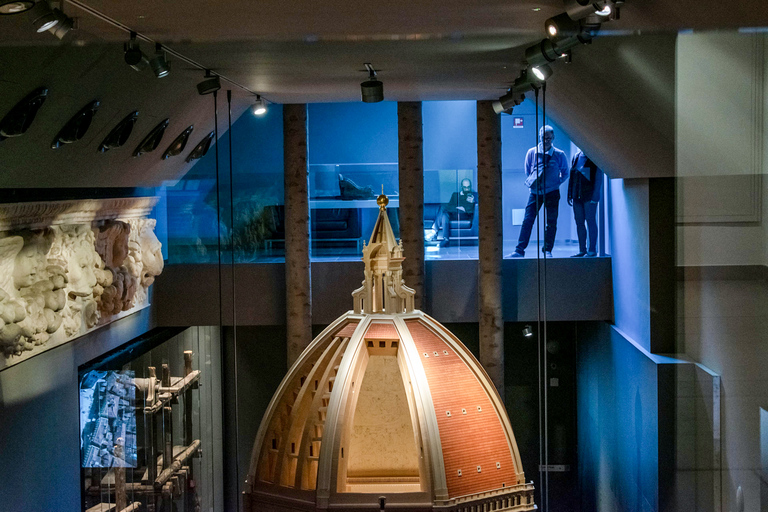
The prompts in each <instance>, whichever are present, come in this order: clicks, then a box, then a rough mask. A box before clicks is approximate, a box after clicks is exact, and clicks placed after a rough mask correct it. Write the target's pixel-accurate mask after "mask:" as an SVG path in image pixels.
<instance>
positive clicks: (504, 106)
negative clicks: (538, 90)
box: [491, 88, 525, 114]
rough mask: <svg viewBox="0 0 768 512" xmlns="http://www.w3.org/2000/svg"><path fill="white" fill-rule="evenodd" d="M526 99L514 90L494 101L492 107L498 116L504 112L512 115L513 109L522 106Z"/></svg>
mask: <svg viewBox="0 0 768 512" xmlns="http://www.w3.org/2000/svg"><path fill="white" fill-rule="evenodd" d="M524 99H525V94H523V93H520V92H518V91H515V89H514V88H512V89H510V90H509V91H508V92H507V94H505V95H504V96H502V97H500V98H499V99H498V100H495V101H493V102H492V103H491V106H492V107H493V111H494V112H496V113H497V114H501V113H504V112H506V113H507V114H511V113H512V109H513V108H514V107H516V106H518V105H519V104H521V103H522V102H523V100H524Z"/></svg>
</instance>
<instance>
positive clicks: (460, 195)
mask: <svg viewBox="0 0 768 512" xmlns="http://www.w3.org/2000/svg"><path fill="white" fill-rule="evenodd" d="M477 199H478V198H477V192H476V191H474V190H472V182H471V181H470V180H469V179H467V178H464V179H463V180H461V190H460V191H459V192H454V193H453V194H452V195H451V200H450V201H448V202H447V203H445V204H444V205H442V206H440V210H439V211H438V212H437V216H436V217H435V224H434V226H433V227H432V230H433V232H434V235H433V237H432V238H431V240H440V246H441V247H445V246H447V245H448V244H449V243H450V232H451V221H452V220H457V219H459V218H463V219H465V220H467V219H468V220H472V216H473V215H474V214H475V205H476V204H477Z"/></svg>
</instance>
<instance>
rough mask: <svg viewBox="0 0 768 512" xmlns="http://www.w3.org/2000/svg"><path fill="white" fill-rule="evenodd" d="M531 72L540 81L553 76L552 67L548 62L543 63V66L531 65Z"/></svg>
mask: <svg viewBox="0 0 768 512" xmlns="http://www.w3.org/2000/svg"><path fill="white" fill-rule="evenodd" d="M530 73H531V74H532V75H533V76H534V78H535V79H536V80H538V81H539V82H546V81H547V79H548V78H549V77H550V76H552V68H551V67H550V66H549V65H547V64H543V65H541V66H536V67H531V69H530Z"/></svg>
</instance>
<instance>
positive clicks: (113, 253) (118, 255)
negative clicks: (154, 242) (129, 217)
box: [96, 220, 131, 268]
mask: <svg viewBox="0 0 768 512" xmlns="http://www.w3.org/2000/svg"><path fill="white" fill-rule="evenodd" d="M130 234H131V225H130V224H128V223H127V222H122V221H119V220H107V221H104V222H100V223H99V224H98V226H97V231H96V252H97V253H98V254H99V256H101V259H102V260H103V261H104V264H105V265H106V267H107V268H118V267H120V265H122V264H123V262H124V261H125V258H126V257H127V256H128V240H129V237H130Z"/></svg>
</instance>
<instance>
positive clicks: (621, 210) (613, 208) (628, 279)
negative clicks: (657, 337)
mask: <svg viewBox="0 0 768 512" xmlns="http://www.w3.org/2000/svg"><path fill="white" fill-rule="evenodd" d="M609 186H610V198H609V204H608V215H609V217H610V223H608V229H609V230H610V242H611V256H612V258H611V266H612V270H613V305H614V315H615V319H614V322H615V324H616V326H617V327H618V328H619V329H621V330H622V331H624V332H625V333H627V335H628V336H630V337H631V338H632V339H634V340H636V341H637V342H638V343H640V344H641V345H642V346H643V348H645V349H646V350H650V347H651V317H650V302H651V291H650V290H651V288H650V263H649V257H648V244H649V237H650V226H649V224H648V218H649V214H648V208H649V206H648V205H649V201H648V180H644V179H638V180H618V179H616V180H611V181H610V184H609Z"/></svg>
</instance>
